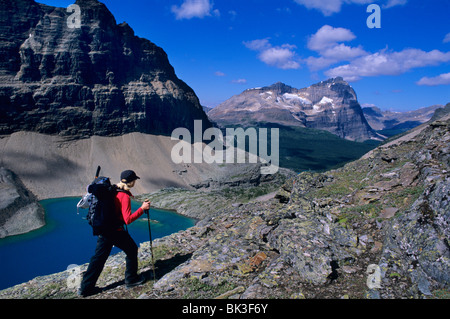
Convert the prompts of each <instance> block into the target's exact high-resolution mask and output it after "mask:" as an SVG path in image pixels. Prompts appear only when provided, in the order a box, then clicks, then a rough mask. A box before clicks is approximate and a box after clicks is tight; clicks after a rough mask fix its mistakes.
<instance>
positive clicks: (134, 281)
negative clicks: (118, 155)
mask: <svg viewBox="0 0 450 319" xmlns="http://www.w3.org/2000/svg"><path fill="white" fill-rule="evenodd" d="M138 179H140V177H139V176H137V175H136V173H135V172H134V171H131V170H127V171H124V172H122V173H121V174H120V183H118V184H117V185H115V187H116V188H117V190H118V191H117V194H116V196H115V199H114V210H115V212H114V213H115V214H116V215H117V216H118V217H119V219H120V221H121V226H120V227H117V228H115V229H109V230H104V231H102V232H101V234H99V235H98V240H97V247H96V249H95V254H94V256H93V257H92V258H91V261H90V263H89V266H88V269H87V270H86V272H85V273H84V275H83V280H82V282H81V285H80V289H79V290H78V295H80V296H83V297H87V296H91V295H94V294H97V293H99V292H101V289H100V288H98V287H96V286H95V284H96V282H97V280H98V277H99V276H100V274H101V272H102V270H103V267H104V265H105V263H106V260H107V259H108V256H109V254H110V253H111V249H112V247H113V246H116V247H118V248H120V249H121V250H123V251H124V252H125V254H126V259H125V260H126V271H125V285H126V287H127V288H132V287H135V286H138V285H141V284H143V283H144V282H145V278H144V276H142V275H140V276H139V275H138V274H137V270H138V256H137V254H138V247H137V245H136V243H135V242H134V240H133V239H132V238H131V236H130V234H129V233H128V231H127V230H125V228H124V226H123V224H126V225H129V224H131V223H132V222H134V221H135V220H136V219H138V218H139V217H141V216H142V214H144V211H146V210H149V209H150V202H148V201H147V202H144V203H143V204H142V206H141V207H140V208H139V209H138V210H137V211H136V212H134V213H132V212H131V200H130V197H133V195H132V194H131V192H130V190H131V188H132V187H134V185H135V183H136V180H138Z"/></svg>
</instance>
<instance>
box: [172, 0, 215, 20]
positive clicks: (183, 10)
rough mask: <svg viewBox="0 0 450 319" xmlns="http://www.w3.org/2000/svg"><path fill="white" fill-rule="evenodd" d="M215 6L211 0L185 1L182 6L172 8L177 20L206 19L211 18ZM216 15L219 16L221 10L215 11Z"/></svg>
mask: <svg viewBox="0 0 450 319" xmlns="http://www.w3.org/2000/svg"><path fill="white" fill-rule="evenodd" d="M212 7H213V5H212V4H211V2H210V1H209V0H184V2H183V3H182V4H181V5H180V6H176V5H174V6H172V12H173V13H174V14H175V17H176V18H177V20H182V19H192V18H204V17H206V16H211V10H212ZM213 13H214V15H216V16H219V15H220V12H219V10H217V9H215V10H213Z"/></svg>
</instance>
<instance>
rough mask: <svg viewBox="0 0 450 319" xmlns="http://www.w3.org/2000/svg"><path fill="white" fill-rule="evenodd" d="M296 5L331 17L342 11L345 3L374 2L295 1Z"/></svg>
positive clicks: (349, 0) (340, 0)
mask: <svg viewBox="0 0 450 319" xmlns="http://www.w3.org/2000/svg"><path fill="white" fill-rule="evenodd" d="M294 1H295V2H296V3H298V4H300V5H303V6H305V7H306V8H308V9H316V10H319V11H320V12H322V14H323V15H324V16H330V15H332V14H334V13H338V12H340V11H341V7H342V4H343V3H355V4H366V3H371V2H373V0H320V1H319V0H294Z"/></svg>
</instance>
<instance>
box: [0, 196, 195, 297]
mask: <svg viewBox="0 0 450 319" xmlns="http://www.w3.org/2000/svg"><path fill="white" fill-rule="evenodd" d="M79 200H80V197H70V198H59V199H49V200H43V201H41V202H40V203H41V205H42V206H43V207H44V209H45V219H46V225H45V226H44V227H42V228H40V229H37V230H35V231H32V232H29V233H26V234H23V235H17V236H11V237H7V238H4V239H0V273H1V274H2V276H1V277H0V290H1V289H5V288H8V287H12V286H14V285H17V284H20V283H23V282H27V281H29V280H31V279H33V278H35V277H38V276H44V275H49V274H52V273H57V272H61V271H64V270H66V269H67V268H68V266H69V265H73V264H75V265H82V264H85V263H88V262H89V260H90V258H91V257H92V255H93V254H94V251H95V247H96V243H97V237H94V236H93V234H92V228H91V226H90V225H89V224H88V222H87V220H86V215H87V209H77V207H76V205H77V203H78V201H79ZM140 206H141V203H139V202H136V201H132V203H131V207H132V212H134V211H136V210H137V209H138V208H139V207H140ZM150 220H151V223H150V224H151V232H152V239H153V240H154V239H156V238H161V237H164V236H168V235H170V234H172V233H175V232H178V231H181V230H185V229H187V228H190V227H192V226H194V225H195V222H196V221H195V220H194V219H192V218H189V217H185V216H182V215H180V214H177V213H175V212H171V211H166V210H159V209H153V208H152V209H150ZM128 232H129V233H130V235H131V237H132V238H133V239H134V241H135V242H136V244H137V245H138V246H139V244H140V243H143V242H147V241H149V240H150V237H149V229H148V218H147V215H146V214H144V215H142V216H141V218H139V219H138V220H136V221H135V222H134V223H132V224H131V225H128ZM118 252H120V250H119V249H118V248H116V247H114V248H113V250H112V252H111V254H116V253H118Z"/></svg>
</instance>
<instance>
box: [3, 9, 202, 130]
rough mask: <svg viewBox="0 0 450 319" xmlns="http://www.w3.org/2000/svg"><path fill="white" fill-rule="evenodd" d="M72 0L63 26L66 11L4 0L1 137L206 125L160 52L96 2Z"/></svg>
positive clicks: (186, 88)
mask: <svg viewBox="0 0 450 319" xmlns="http://www.w3.org/2000/svg"><path fill="white" fill-rule="evenodd" d="M76 4H77V5H79V7H80V9H81V27H80V28H69V27H68V25H67V20H68V19H69V17H70V15H71V14H72V13H68V12H66V8H55V7H50V6H46V5H43V4H38V3H36V2H34V1H33V0H20V1H16V0H6V1H3V2H2V6H1V7H0V16H1V19H0V34H1V38H0V39H1V41H0V52H1V54H0V79H1V83H0V134H1V135H5V134H11V133H13V132H16V131H24V130H25V131H35V132H39V133H46V134H59V135H63V136H70V137H75V138H76V137H88V136H92V135H102V136H113V135H122V134H124V133H129V132H142V133H154V134H164V135H170V134H171V132H172V130H173V129H174V128H177V127H186V128H188V129H191V128H192V127H193V123H194V122H193V121H194V119H199V120H203V121H204V123H203V125H204V126H203V127H209V126H210V122H209V120H208V119H207V117H206V115H205V113H204V111H203V110H202V107H201V105H200V103H199V100H198V98H197V96H196V95H195V93H194V92H193V90H192V89H191V88H190V87H189V86H187V85H186V84H185V83H184V82H183V81H181V80H180V79H178V78H177V76H176V74H175V72H174V69H173V67H172V66H171V65H170V63H169V60H168V58H167V55H166V53H165V52H164V51H163V49H161V48H160V47H158V46H156V45H155V44H154V43H152V42H150V41H149V40H146V39H142V38H139V37H137V36H135V35H134V32H133V30H132V29H131V27H130V26H129V25H128V24H127V23H125V22H124V23H121V24H117V23H116V21H115V19H114V17H113V15H112V14H111V13H110V12H109V11H108V9H107V8H106V6H105V5H104V4H102V3H100V2H98V1H97V0H77V1H76Z"/></svg>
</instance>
